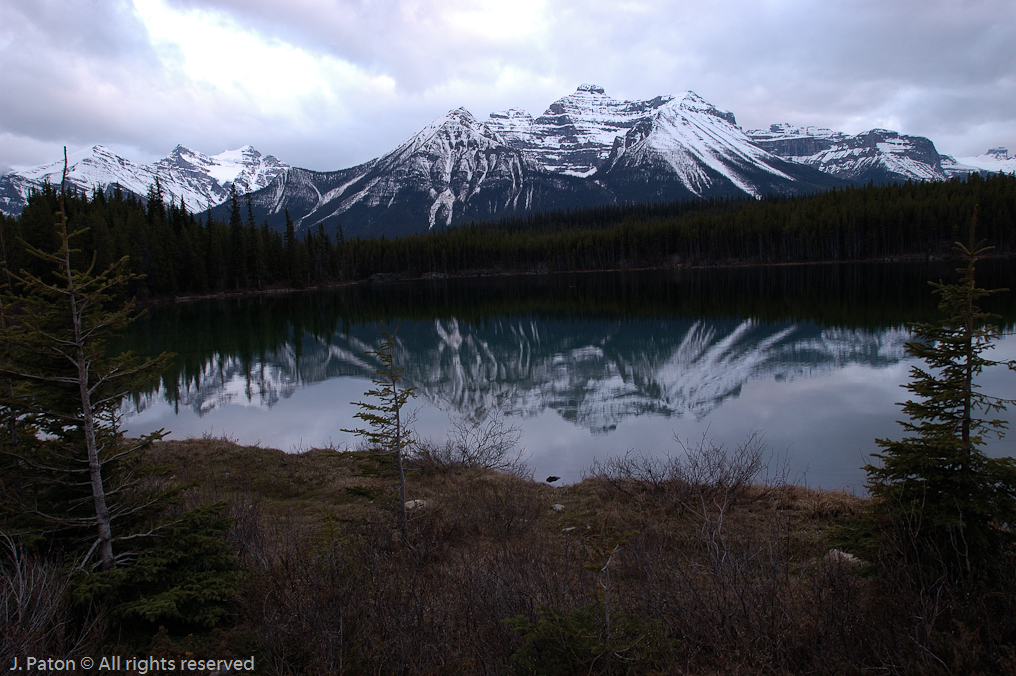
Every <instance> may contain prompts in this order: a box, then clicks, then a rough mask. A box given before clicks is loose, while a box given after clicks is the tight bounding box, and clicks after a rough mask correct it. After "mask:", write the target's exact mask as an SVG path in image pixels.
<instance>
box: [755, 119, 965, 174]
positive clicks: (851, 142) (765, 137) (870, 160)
mask: <svg viewBox="0 0 1016 676" xmlns="http://www.w3.org/2000/svg"><path fill="white" fill-rule="evenodd" d="M747 136H748V138H750V139H751V141H752V142H753V143H754V144H755V145H756V146H758V147H759V148H763V149H765V150H767V151H769V152H771V153H773V154H774V155H779V156H780V157H783V158H785V159H788V160H790V161H792V162H796V163H798V164H804V165H807V166H810V167H814V168H815V169H818V170H820V171H822V172H824V173H827V174H831V175H833V176H837V177H839V178H843V179H846V180H849V181H851V182H853V183H860V184H864V183H867V182H869V181H872V182H874V183H887V182H892V181H904V180H914V181H935V180H945V179H946V178H948V177H949V176H948V175H947V173H946V171H945V170H944V169H943V166H942V157H943V156H942V155H939V153H938V151H937V150H935V144H934V143H932V142H931V141H930V140H929V139H927V138H924V137H923V136H906V135H904V134H900V133H897V132H895V131H889V130H888V129H872V130H871V131H867V132H864V133H862V134H857V135H856V136H851V135H849V134H844V133H843V132H838V131H833V130H831V129H824V128H821V127H796V126H794V125H791V124H774V125H770V127H769V129H752V130H749V131H748V132H747Z"/></svg>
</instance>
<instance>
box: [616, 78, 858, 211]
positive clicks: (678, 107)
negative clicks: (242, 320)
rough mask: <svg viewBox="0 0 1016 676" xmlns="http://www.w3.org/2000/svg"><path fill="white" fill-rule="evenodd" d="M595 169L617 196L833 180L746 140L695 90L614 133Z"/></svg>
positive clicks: (759, 189)
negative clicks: (608, 146) (625, 129)
mask: <svg viewBox="0 0 1016 676" xmlns="http://www.w3.org/2000/svg"><path fill="white" fill-rule="evenodd" d="M596 177H597V178H598V179H600V180H602V181H603V182H604V183H605V184H606V185H607V186H609V187H610V188H611V189H612V192H613V193H614V194H615V195H616V196H617V198H618V199H620V200H624V201H660V200H667V199H682V198H690V197H713V196H735V195H750V196H752V197H761V196H763V195H765V194H770V193H781V194H800V193H804V192H816V191H819V190H823V189H828V188H830V187H833V186H835V185H840V183H839V182H838V181H837V180H836V179H834V178H830V177H829V176H826V175H824V174H823V173H821V172H819V171H816V170H814V169H811V168H809V167H802V166H800V165H797V164H794V163H791V162H788V161H786V160H784V159H782V158H780V157H777V156H776V155H774V154H772V153H769V152H767V151H766V150H764V149H762V148H760V147H758V146H757V145H755V144H753V143H752V142H751V140H750V139H749V138H748V137H747V136H746V135H745V134H744V132H743V131H741V129H740V127H738V126H737V124H736V121H735V119H734V115H733V113H730V112H728V111H725V110H720V109H719V108H716V107H715V106H713V105H712V104H711V103H709V102H708V101H706V100H705V99H703V98H702V97H700V96H698V95H697V94H695V93H694V92H686V93H685V94H684V95H683V96H682V97H681V98H674V99H671V100H668V101H666V102H664V103H663V104H661V105H660V106H659V107H658V108H657V109H656V110H654V111H653V113H652V114H651V115H649V116H647V117H645V118H644V119H642V120H640V121H639V122H638V123H637V124H635V125H634V126H633V127H632V128H631V129H629V130H628V131H627V133H626V134H625V135H624V136H618V137H617V138H615V139H614V143H613V146H612V148H611V151H610V154H609V155H608V157H607V158H606V160H605V161H604V163H603V164H602V165H601V166H600V168H599V170H598V171H597V173H596Z"/></svg>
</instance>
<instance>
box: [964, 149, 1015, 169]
mask: <svg viewBox="0 0 1016 676" xmlns="http://www.w3.org/2000/svg"><path fill="white" fill-rule="evenodd" d="M957 163H958V164H961V165H965V167H967V168H969V169H971V170H973V171H977V170H980V171H986V172H992V173H997V172H1000V171H1003V172H1005V173H1007V174H1011V173H1012V172H1014V171H1016V157H1010V156H1009V149H1008V148H1003V147H999V148H991V149H989V150H988V152H986V153H984V154H982V155H978V156H976V157H960V158H959V159H958V160H957Z"/></svg>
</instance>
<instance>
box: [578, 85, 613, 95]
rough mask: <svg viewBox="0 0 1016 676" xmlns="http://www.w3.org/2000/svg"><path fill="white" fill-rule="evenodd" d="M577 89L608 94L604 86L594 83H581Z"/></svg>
mask: <svg viewBox="0 0 1016 676" xmlns="http://www.w3.org/2000/svg"><path fill="white" fill-rule="evenodd" d="M575 91H576V92H589V93H590V94H600V95H601V96H606V92H604V90H603V87H601V86H599V85H594V84H580V85H579V86H578V88H577V89H576V90H575Z"/></svg>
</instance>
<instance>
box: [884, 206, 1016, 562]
mask: <svg viewBox="0 0 1016 676" xmlns="http://www.w3.org/2000/svg"><path fill="white" fill-rule="evenodd" d="M976 218H977V212H976V210H975V212H974V218H973V219H972V220H971V226H970V240H969V243H968V244H967V245H965V246H964V245H962V244H959V243H957V244H956V247H955V248H956V250H957V251H958V252H959V253H960V254H961V255H962V256H963V258H964V259H965V260H966V265H965V266H964V267H962V268H958V270H957V271H958V272H960V273H961V274H962V279H961V280H960V281H959V282H956V283H954V284H945V283H942V282H938V283H932V286H933V287H934V289H935V293H936V294H938V296H939V297H940V299H941V300H940V303H939V309H940V310H941V311H942V313H943V319H942V321H941V323H939V324H917V325H915V326H914V327H913V332H914V338H915V339H914V340H913V341H911V342H909V343H907V351H908V353H909V354H911V355H913V356H915V357H917V358H919V359H921V360H923V361H924V362H925V363H926V364H927V367H926V368H921V367H918V366H914V367H913V368H912V369H911V382H910V383H909V384H908V385H907V386H906V387H907V389H908V390H909V391H910V392H911V393H912V394H913V395H914V396H915V399H911V400H908V401H907V402H906V403H904V404H903V412H904V413H905V414H906V415H907V416H908V417H909V421H903V422H901V423H900V424H901V425H902V426H903V428H904V430H906V432H907V435H908V436H906V437H904V438H903V439H901V440H898V441H896V440H891V439H878V440H877V442H876V443H878V445H879V446H880V447H881V448H883V449H884V451H883V452H882V453H878V454H876V457H877V458H879V460H880V461H881V462H880V464H878V465H868V466H867V467H866V470H867V472H868V480H869V490H870V492H871V494H872V495H873V496H874V497H875V498H876V499H877V500H878V501H879V505H880V506H881V508H882V510H883V512H884V513H885V514H886V515H888V516H889V517H890V518H891V520H892V521H894V522H895V523H897V524H905V527H906V529H907V530H908V532H909V534H910V536H911V537H912V539H913V543H914V544H916V545H917V546H916V552H917V557H918V559H919V560H918V561H915V563H920V564H922V565H933V566H935V567H937V568H939V569H941V572H942V573H943V574H945V575H948V576H950V577H957V576H959V577H969V576H970V575H972V574H975V573H978V572H990V570H991V569H992V568H993V567H995V566H996V565H997V564H998V562H999V560H1000V557H1001V556H1002V555H1003V554H1004V553H1005V551H1006V550H1007V548H1008V547H1009V546H1010V545H1011V544H1012V542H1013V535H1014V533H1013V531H1012V527H1013V526H1014V525H1016V462H1014V460H1013V459H1012V458H997V459H996V458H989V457H987V456H986V455H985V454H984V452H983V450H981V447H982V446H983V444H984V442H985V437H986V436H987V435H992V434H993V435H996V436H997V437H999V438H1000V437H1002V435H1003V433H1004V430H1005V428H1006V424H1005V422H1004V421H1002V420H1000V419H997V418H990V417H987V416H990V415H991V414H992V413H997V412H999V411H1002V410H1004V409H1005V407H1006V406H1007V405H1009V404H1013V403H1016V401H1014V400H1011V399H1002V398H999V397H992V396H988V395H986V394H984V393H983V392H980V391H979V386H978V384H977V382H976V377H977V376H978V375H979V374H980V373H981V371H982V370H983V369H984V368H986V367H989V366H996V365H1000V364H1005V365H1006V366H1008V367H1009V368H1011V369H1016V362H998V361H992V360H990V359H987V358H985V357H984V356H983V353H984V352H985V351H986V350H989V349H991V348H992V347H993V345H992V341H993V340H994V339H995V338H996V337H997V336H998V335H999V330H998V329H997V327H995V326H994V325H993V324H992V320H993V319H994V316H993V315H990V314H987V313H985V312H983V311H982V310H981V309H980V307H979V306H978V304H977V303H978V301H979V300H980V299H983V298H985V297H987V296H989V295H991V294H993V293H997V292H1000V291H1005V289H996V290H994V291H988V290H985V289H981V288H978V287H977V286H976V284H975V280H974V271H975V265H976V262H977V260H978V258H979V257H981V256H983V255H984V254H985V253H986V252H987V251H989V250H990V248H989V247H985V246H984V243H983V242H980V243H975V240H974V227H975V223H976Z"/></svg>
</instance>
